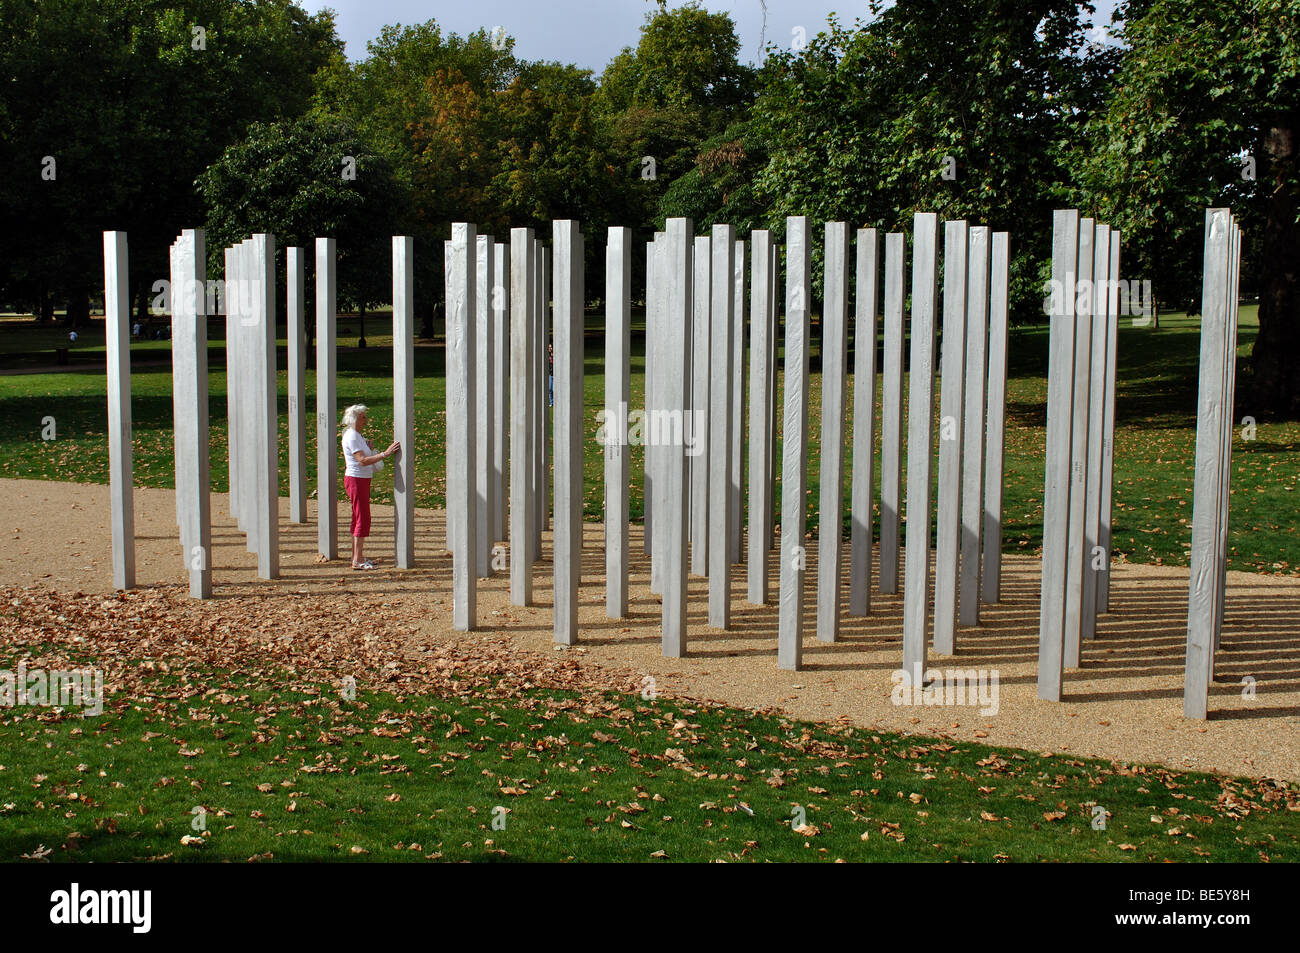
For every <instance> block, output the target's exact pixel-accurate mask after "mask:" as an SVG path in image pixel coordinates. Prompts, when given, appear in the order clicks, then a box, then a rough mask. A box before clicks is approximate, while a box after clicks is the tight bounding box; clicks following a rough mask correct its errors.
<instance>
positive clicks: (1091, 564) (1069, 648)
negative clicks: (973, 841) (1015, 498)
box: [1038, 209, 1120, 701]
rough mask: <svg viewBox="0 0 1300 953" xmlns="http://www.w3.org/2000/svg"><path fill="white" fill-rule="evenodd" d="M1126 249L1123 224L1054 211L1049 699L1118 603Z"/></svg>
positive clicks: (1047, 500)
mask: <svg viewBox="0 0 1300 953" xmlns="http://www.w3.org/2000/svg"><path fill="white" fill-rule="evenodd" d="M1119 255H1120V233H1119V231H1118V230H1115V229H1112V228H1111V227H1110V226H1109V225H1107V224H1105V223H1103V222H1098V221H1095V220H1094V219H1091V218H1084V219H1082V220H1081V219H1080V218H1079V213H1078V211H1077V210H1075V209H1064V210H1058V211H1057V212H1056V213H1055V216H1054V219H1053V229H1052V284H1051V324H1050V343H1049V345H1048V347H1049V355H1048V369H1047V452H1046V463H1045V476H1044V496H1043V563H1042V564H1043V571H1042V592H1041V601H1040V607H1039V633H1038V697H1039V698H1043V699H1047V700H1049V701H1060V700H1061V682H1062V678H1063V671H1064V669H1066V668H1077V667H1078V666H1079V660H1080V653H1081V646H1082V644H1083V643H1084V642H1086V641H1090V640H1092V639H1094V638H1095V637H1096V634H1097V616H1098V614H1099V613H1103V612H1107V611H1109V608H1110V548H1111V547H1110V530H1111V504H1112V495H1113V487H1112V474H1113V472H1114V466H1113V442H1114V432H1115V367H1116V343H1117V337H1118V333H1119V330H1118V329H1119V314H1118V311H1119V309H1118V288H1119Z"/></svg>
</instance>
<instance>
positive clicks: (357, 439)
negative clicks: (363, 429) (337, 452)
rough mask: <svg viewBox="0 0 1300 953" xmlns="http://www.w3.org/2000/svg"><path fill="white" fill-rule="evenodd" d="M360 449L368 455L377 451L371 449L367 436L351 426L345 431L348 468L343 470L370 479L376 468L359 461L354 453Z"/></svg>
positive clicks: (345, 452) (344, 452)
mask: <svg viewBox="0 0 1300 953" xmlns="http://www.w3.org/2000/svg"><path fill="white" fill-rule="evenodd" d="M358 450H360V451H361V452H362V453H363V454H364V455H365V456H367V457H373V456H374V455H375V451H373V450H371V449H370V443H369V442H368V441H367V440H366V438H365V437H363V436H361V434H359V433H357V432H356V431H355V430H353V429H352V428H351V427H349V428H348V429H347V430H345V431H343V459H344V460H345V461H347V469H346V470H345V471H344V472H343V475H344V476H350V477H363V478H365V479H369V478H370V477H372V476H374V473H375V468H374V466H373V465H371V466H366V467H363V466H362V465H361V464H359V463H357V458H356V457H354V456H353V454H354V453H356V452H357V451H358Z"/></svg>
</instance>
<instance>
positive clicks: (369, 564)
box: [352, 559, 375, 569]
mask: <svg viewBox="0 0 1300 953" xmlns="http://www.w3.org/2000/svg"><path fill="white" fill-rule="evenodd" d="M352 568H353V569H374V568H375V564H374V563H372V562H371V561H370V560H369V559H365V560H362V562H361V565H359V566H353V567H352Z"/></svg>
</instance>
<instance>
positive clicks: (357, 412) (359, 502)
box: [343, 404, 401, 569]
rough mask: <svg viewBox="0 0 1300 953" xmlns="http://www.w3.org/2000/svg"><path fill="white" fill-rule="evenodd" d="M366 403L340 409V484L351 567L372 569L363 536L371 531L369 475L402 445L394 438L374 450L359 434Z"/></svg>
mask: <svg viewBox="0 0 1300 953" xmlns="http://www.w3.org/2000/svg"><path fill="white" fill-rule="evenodd" d="M366 411H367V407H366V405H365V404H353V405H352V406H351V407H349V408H348V409H347V410H345V411H343V426H344V427H345V428H346V429H345V430H344V431H343V459H344V461H346V463H347V469H346V470H345V471H344V474H343V488H344V489H345V490H347V494H348V500H349V501H350V502H351V503H352V568H353V569H374V568H375V564H374V563H372V562H371V561H370V560H369V559H366V557H365V553H364V549H365V545H366V537H367V536H369V535H370V478H371V477H372V476H374V473H375V470H376V469H378V468H379V467H382V466H383V465H384V461H385V460H386V459H388V458H389V457H391V456H392V455H393V454H395V453H396V452H397V451H398V450H399V449H401V445H400V444H399V443H398V442H397V441H396V440H394V441H393V443H392V445H391V446H389V448H388V449H387V450H385V451H384V452H383V453H375V452H374V451H373V450H372V449H371V448H370V441H368V440H366V438H365V437H363V436H362V435H361V432H362V431H363V430H365V429H366Z"/></svg>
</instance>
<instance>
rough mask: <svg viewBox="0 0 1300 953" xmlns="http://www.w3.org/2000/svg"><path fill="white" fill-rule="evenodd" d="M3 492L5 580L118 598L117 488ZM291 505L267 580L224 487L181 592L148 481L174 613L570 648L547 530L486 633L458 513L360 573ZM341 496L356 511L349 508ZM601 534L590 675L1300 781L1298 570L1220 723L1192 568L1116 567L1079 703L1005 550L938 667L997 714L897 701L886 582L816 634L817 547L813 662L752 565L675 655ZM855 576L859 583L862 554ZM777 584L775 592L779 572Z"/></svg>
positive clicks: (637, 582) (383, 549) (1231, 604)
mask: <svg viewBox="0 0 1300 953" xmlns="http://www.w3.org/2000/svg"><path fill="white" fill-rule="evenodd" d="M0 490H2V491H3V493H4V495H5V499H6V501H7V504H8V505H7V506H6V508H5V513H4V516H3V517H2V518H0V519H3V521H4V525H3V526H2V527H0V530H3V532H2V533H0V585H4V586H10V587H27V586H35V587H39V588H42V589H53V590H57V591H58V592H60V593H64V594H68V595H72V594H76V593H85V594H94V593H109V592H110V591H111V586H112V573H111V557H110V548H109V522H108V487H106V486H99V485H90V484H76V483H49V482H41V481H35V480H8V479H4V480H0ZM280 506H281V522H280V530H281V538H280V539H281V570H282V578H281V579H279V580H277V581H275V582H261V581H258V580H257V578H256V556H255V555H253V554H251V553H249V552H247V548H246V544H245V540H244V536H243V534H241V533H239V532H238V531H237V529H236V527H235V526H234V524H233V522H231V520H230V519H229V517H228V516H227V503H226V498H225V495H224V494H213V497H212V512H213V514H214V523H213V534H212V536H213V550H214V556H213V560H214V562H213V590H214V594H215V597H216V598H215V599H214V600H213V601H212V603H211V604H210V606H208V607H204V606H202V605H201V604H200V603H197V602H195V601H192V600H190V599H189V598H188V597H187V596H186V594H185V573H184V571H183V567H182V566H181V558H180V549H179V542H178V534H177V529H176V516H175V514H176V510H175V497H174V494H173V492H172V491H171V490H160V489H137V490H136V492H135V513H136V554H137V555H136V565H137V578H138V580H139V584H140V586H141V587H144V588H146V589H152V590H154V591H161V592H162V593H163V594H164V600H163V601H164V603H165V604H166V605H168V606H170V607H171V609H170V610H169V611H175V612H178V613H192V612H194V611H212V612H222V611H226V610H227V609H228V608H229V606H230V602H229V600H232V599H237V598H239V597H249V600H250V601H255V600H259V599H274V600H288V601H290V603H291V602H292V600H295V599H298V600H310V601H311V603H312V605H313V606H319V605H320V602H321V600H328V601H329V602H336V603H337V605H338V608H339V612H338V613H337V616H338V618H339V620H340V626H339V631H338V633H337V637H338V638H340V639H355V638H356V632H355V627H354V625H353V623H355V620H358V619H360V620H364V618H365V614H366V611H367V609H368V608H372V609H374V610H376V611H379V610H380V607H383V606H391V605H394V604H400V605H401V606H402V607H403V609H404V610H405V612H406V613H407V614H410V615H411V617H412V618H413V619H418V620H422V621H415V622H412V624H411V627H410V639H411V641H412V645H413V646H414V645H416V644H427V643H428V642H429V641H430V639H434V640H438V641H450V642H456V641H469V642H473V641H476V640H478V641H481V640H482V639H484V638H485V637H487V636H493V637H495V636H502V635H504V636H508V637H509V638H510V640H511V643H512V645H513V646H514V649H515V650H516V651H518V652H519V653H520V655H521V661H522V662H523V663H524V664H527V661H528V658H529V657H531V658H533V659H537V658H538V656H539V655H542V654H545V655H552V654H553V653H555V652H556V651H557V649H556V648H555V647H554V646H553V645H552V642H551V636H552V622H551V598H552V581H551V577H550V570H549V566H550V558H551V549H550V544H551V537H550V533H547V534H545V538H544V543H543V552H542V561H541V562H540V563H538V564H537V567H536V576H535V580H536V583H535V588H534V592H535V594H536V597H537V604H536V605H535V606H529V607H524V608H519V607H514V606H511V605H510V599H509V575H508V573H506V572H498V573H497V574H496V575H495V576H493V577H492V578H490V579H487V580H482V581H481V582H480V586H479V597H478V598H479V619H480V622H481V626H482V627H481V629H480V630H479V631H478V632H473V633H469V634H465V633H456V632H453V631H452V628H451V621H452V620H451V559H450V556H449V555H448V554H447V553H446V551H445V549H444V547H443V541H444V539H445V536H444V526H443V523H444V521H443V513H442V511H440V510H417V512H416V521H415V527H416V553H415V560H416V561H415V566H416V568H414V569H410V570H396V569H394V568H393V548H392V532H393V523H392V507H391V506H378V505H377V506H376V507H375V523H374V535H373V536H371V538H370V541H369V543H368V545H367V555H368V556H371V557H377V561H378V562H379V567H380V568H379V569H378V570H377V571H375V572H368V573H363V572H355V571H353V570H351V569H350V568H349V566H348V563H347V562H346V560H344V561H335V562H331V563H323V564H322V563H317V562H316V523H315V501H314V500H313V501H310V502H309V508H308V522H307V523H306V524H302V525H298V524H292V523H289V521H288V500H287V499H286V498H282V499H281V500H280ZM345 509H346V504H340V512H341V513H344V511H345ZM345 525H346V524H345ZM603 538H604V537H603V531H602V528H601V526H600V525H599V524H594V523H588V524H586V525H585V527H584V539H585V545H584V549H583V552H582V580H581V589H580V595H579V632H578V644H577V646H575V647H572V648H569V649H566V650H565V651H568V652H571V653H574V655H576V656H577V657H579V658H580V659H581V660H582V661H581V664H582V666H583V668H584V669H585V670H588V671H590V673H591V674H592V675H593V677H597V678H598V677H600V673H601V671H602V670H604V671H608V672H610V673H611V677H610V680H609V684H610V687H611V689H614V688H618V689H621V688H623V687H624V686H626V684H627V682H626V672H627V671H628V670H632V671H634V672H636V673H639V674H640V676H641V678H642V679H645V678H647V677H649V678H650V679H653V682H652V683H651V682H647V683H646V684H647V685H651V684H653V687H654V689H655V690H657V691H658V692H659V693H660V694H662V695H665V696H667V697H680V698H687V699H694V700H711V701H717V702H724V703H727V704H730V705H733V706H737V707H741V708H750V709H755V710H760V709H761V710H774V711H780V712H784V713H786V714H788V715H791V716H793V717H796V718H802V719H807V720H813V721H823V722H836V723H845V724H857V725H861V726H864V727H869V728H872V729H876V730H884V731H899V732H904V733H910V734H921V735H926V736H931V737H943V738H949V739H953V740H960V741H966V742H977V743H981V744H989V745H999V746H1007V747H1013V748H1021V749H1025V750H1030V751H1035V752H1053V753H1057V754H1071V755H1076V756H1087V757H1100V758H1107V759H1116V760H1121V761H1126V762H1153V763H1159V764H1164V765H1168V766H1169V767H1172V768H1175V769H1180V770H1201V771H1219V772H1223V773H1226V774H1232V775H1245V776H1250V777H1272V778H1280V779H1286V780H1289V781H1300V578H1296V577H1294V576H1268V575H1256V574H1251V573H1241V572H1230V573H1229V574H1228V601H1227V612H1226V616H1225V624H1224V632H1225V635H1224V643H1223V645H1224V651H1223V655H1222V656H1221V658H1220V659H1219V661H1218V680H1217V681H1216V682H1215V683H1214V684H1213V685H1212V687H1211V693H1210V709H1211V716H1210V720H1209V721H1207V722H1200V721H1191V720H1188V719H1185V718H1183V716H1182V684H1183V651H1184V645H1185V640H1186V626H1187V570H1186V569H1183V568H1177V567H1163V566H1140V565H1124V564H1119V565H1116V567H1115V569H1114V575H1113V585H1114V590H1113V593H1112V598H1111V606H1112V609H1113V611H1112V613H1111V614H1109V615H1105V616H1102V617H1101V619H1100V621H1099V624H1098V637H1097V640H1096V641H1095V642H1091V643H1087V644H1085V646H1084V649H1083V667H1082V668H1080V669H1077V670H1072V671H1067V672H1066V675H1065V686H1064V692H1065V700H1064V701H1063V702H1061V703H1059V704H1057V703H1051V702H1044V701H1040V700H1039V699H1038V698H1037V697H1036V688H1035V678H1036V652H1037V645H1038V582H1039V580H1038V573H1039V561H1038V559H1037V558H1036V557H1033V556H1025V555H1018V554H1009V555H1007V556H1006V557H1005V559H1004V563H1003V569H1004V574H1005V575H1004V582H1003V602H1002V603H1000V604H998V605H994V606H986V607H985V608H984V610H983V611H982V618H981V626H980V627H979V628H978V629H969V630H966V635H965V637H964V638H963V639H961V640H960V642H959V645H960V646H961V648H960V651H959V654H958V655H956V656H936V657H932V658H931V662H930V665H931V667H932V668H937V669H940V670H947V669H962V670H972V669H973V670H984V671H994V670H995V671H997V673H998V679H999V682H998V684H999V698H998V712H997V713H996V714H982V713H981V710H980V708H979V707H970V706H939V707H927V706H896V705H894V704H893V702H892V700H891V689H892V688H893V683H892V681H891V676H892V675H893V673H894V671H895V670H896V669H897V668H898V666H899V665H900V661H901V654H902V602H901V599H900V598H899V597H898V596H884V595H879V594H876V593H873V595H872V614H871V615H870V616H867V617H865V618H851V617H848V616H847V615H846V616H845V617H844V618H842V619H841V641H839V642H835V643H824V642H818V641H817V640H816V638H815V637H814V636H813V635H812V633H813V632H814V631H815V630H814V627H813V621H814V619H815V614H816V585H817V578H816V577H817V572H816V570H817V565H816V557H815V548H814V549H810V552H809V567H808V572H807V573H806V576H805V585H806V586H807V587H808V588H807V592H806V601H805V612H806V614H807V619H806V623H807V630H806V631H807V632H808V633H809V635H808V636H807V637H806V638H805V642H804V663H805V668H804V670H803V671H799V672H783V671H779V670H778V669H777V667H776V631H777V610H776V606H775V605H774V604H773V605H768V606H751V605H749V604H748V603H747V602H745V601H744V599H745V592H746V589H745V573H746V567H745V565H744V564H743V563H742V564H739V565H736V566H734V567H733V572H732V589H733V593H734V597H735V602H734V604H733V609H732V628H731V630H729V631H727V632H722V631H720V630H717V629H712V628H710V627H709V626H708V624H707V608H708V601H707V597H708V592H707V589H708V582H707V579H704V578H696V577H691V579H690V593H689V600H690V601H689V611H688V619H687V622H688V626H689V629H690V639H691V641H690V644H691V652H690V655H689V656H688V657H687V658H684V659H666V658H663V657H662V656H661V654H660V640H659V620H660V603H659V599H658V597H657V596H654V595H652V594H651V593H650V591H649V560H648V558H647V557H645V556H644V555H642V553H641V545H640V527H639V526H635V525H634V526H633V528H632V540H631V542H632V545H631V547H630V549H631V553H632V557H631V573H630V587H629V613H630V615H629V617H628V618H627V619H608V618H606V617H605V591H604V565H605V562H604V551H603V549H602V540H603ZM343 542H344V543H346V542H347V541H346V540H343ZM343 548H344V550H345V551H346V548H347V547H346V546H344V547H343ZM774 562H775V561H774ZM773 573H774V575H775V568H774V570H773ZM845 577H846V585H847V565H846V566H845ZM873 578H874V575H873ZM772 581H773V589H775V577H774V578H773V580H772ZM323 635H324V636H325V637H330V634H329V633H324V634H323ZM3 638H4V633H2V632H0V639H3ZM615 672H617V673H619V674H618V675H617V677H615V676H614V674H613V673H615ZM1248 676H1249V677H1251V678H1253V679H1254V680H1255V685H1254V697H1248V696H1249V694H1250V693H1249V692H1248V691H1245V689H1244V686H1243V679H1245V678H1247V677H1248Z"/></svg>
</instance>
